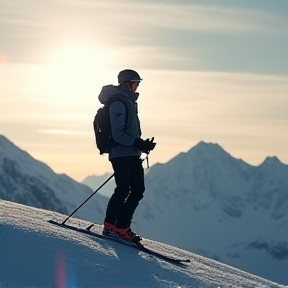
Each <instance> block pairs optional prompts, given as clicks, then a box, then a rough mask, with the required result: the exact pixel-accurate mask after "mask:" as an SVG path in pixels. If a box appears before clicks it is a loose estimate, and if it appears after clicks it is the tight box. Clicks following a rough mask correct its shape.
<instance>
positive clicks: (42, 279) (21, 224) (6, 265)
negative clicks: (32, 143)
mask: <svg viewBox="0 0 288 288" xmlns="http://www.w3.org/2000/svg"><path fill="white" fill-rule="evenodd" d="M65 217H66V215H62V214H59V213H56V212H51V211H46V210H42V209H38V208H33V207H29V206H25V205H21V204H16V203H13V202H8V201H2V200H0V287H1V288H12V287H59V288H60V287H61V288H62V287H63V288H64V287H90V288H91V287H160V288H161V287H163V288H164V287H171V288H172V287H203V288H204V287H284V286H281V285H278V284H276V283H273V282H270V281H268V280H265V279H263V278H260V277H257V276H254V275H251V274H248V273H245V272H243V271H241V270H238V269H235V268H232V267H230V266H227V265H224V264H221V263H219V262H217V261H214V260H210V259H207V258H204V257H202V256H198V255H196V254H193V253H190V252H186V251H184V250H181V249H178V248H175V247H172V246H168V245H165V244H161V243H158V242H154V241H150V240H144V243H145V244H146V245H149V246H151V247H152V248H153V249H155V250H157V251H161V252H163V253H169V254H172V255H174V256H177V257H184V258H190V259H191V263H189V264H187V265H186V264H185V265H181V266H178V265H173V264H170V263H167V262H165V261H162V260H158V259H157V258H155V257H151V256H148V255H147V254H146V253H143V252H139V251H137V250H135V249H132V248H130V247H127V246H124V245H122V244H119V243H115V242H112V241H108V240H103V239H98V238H95V237H92V236H87V235H83V234H81V233H79V232H75V231H71V230H67V229H64V228H61V227H58V226H55V225H52V224H50V223H48V222H47V221H48V220H50V219H54V220H56V221H59V222H61V221H63V219H65ZM69 223H70V224H73V225H75V226H81V227H86V226H88V224H89V222H86V221H84V220H80V219H71V220H69ZM96 230H97V231H98V232H99V231H101V226H96Z"/></svg>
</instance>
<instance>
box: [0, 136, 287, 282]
mask: <svg viewBox="0 0 288 288" xmlns="http://www.w3.org/2000/svg"><path fill="white" fill-rule="evenodd" d="M0 164H1V166H0V198H1V199H4V200H9V201H14V202H18V203H22V204H26V205H30V206H35V207H39V208H44V209H48V210H53V211H56V212H60V213H64V214H66V215H69V213H70V212H71V211H73V210H74V209H75V208H76V207H77V205H79V204H80V203H82V202H83V201H84V200H85V199H86V198H87V197H88V196H89V195H91V193H92V190H91V189H90V188H88V187H87V186H86V185H88V184H87V183H86V185H82V184H80V183H77V182H75V181H74V180H73V179H71V178H69V177H68V176H67V175H59V174H55V173H54V172H53V171H52V170H51V169H50V168H49V167H48V166H47V165H46V164H44V163H41V162H39V161H37V160H35V159H33V158H32V157H31V156H30V155H29V154H28V153H27V152H25V151H22V150H21V149H19V148H18V147H16V146H15V145H14V144H13V143H11V142H10V141H9V140H8V139H6V138H5V137H4V136H0ZM108 176H109V175H105V177H104V176H102V178H101V179H100V180H101V181H102V182H103V180H104V178H107V177H108ZM95 177H96V176H95ZM96 178H97V177H96ZM91 179H92V178H90V180H91ZM100 180H99V179H98V183H94V184H93V181H92V182H91V183H92V184H90V185H91V186H93V189H94V190H95V189H96V188H97V187H98V186H99V183H100V182H101V181H100ZM145 182H146V191H145V197H144V199H143V200H142V201H141V203H140V205H139V208H138V209H137V211H136V214H135V217H134V219H133V228H134V229H135V230H136V231H137V232H138V233H139V234H140V235H142V236H143V237H145V238H150V239H153V240H155V241H159V242H163V243H166V244H170V245H174V246H177V247H179V248H182V249H185V250H187V251H191V252H194V253H197V254H200V255H203V256H207V257H209V258H212V259H215V260H218V261H221V262H224V263H226V264H229V265H232V266H234V267H237V268H240V269H242V270H244V271H247V272H250V273H253V274H256V275H259V276H261V277H265V278H267V279H270V280H272V281H275V282H278V283H282V284H285V283H288V273H287V271H288V235H287V228H288V214H287V209H288V166H287V165H285V164H283V163H281V162H280V160H279V159H278V158H277V157H267V158H266V159H265V161H264V162H263V163H262V164H261V165H259V166H252V165H249V164H247V163H245V162H244V161H243V160H240V159H235V158H234V157H232V156H231V155H230V154H228V153H227V152H226V151H225V150H224V149H223V148H221V147H220V146H219V145H218V144H212V143H205V142H200V143H199V144H197V145H196V146H195V147H193V148H192V149H191V150H189V151H188V152H187V153H180V154H179V155H177V156H176V157H174V158H173V159H171V160H170V161H169V162H167V163H165V164H156V165H153V166H152V167H151V168H150V169H149V173H146V180H145ZM111 183H113V181H112V182H111ZM109 185H112V186H113V184H109ZM112 186H110V187H108V185H107V186H104V187H103V191H104V190H105V189H108V188H109V189H110V190H111V187H112ZM104 192H105V191H104ZM104 192H102V193H104ZM107 201H108V198H107V197H103V196H101V195H100V194H98V193H97V194H96V195H95V196H94V197H92V198H91V200H89V202H88V203H87V204H85V205H84V206H83V207H82V208H81V209H80V210H79V211H78V212H77V214H76V215H75V216H76V217H79V218H82V219H84V220H89V221H95V222H97V223H102V221H103V218H104V213H105V208H106V205H107Z"/></svg>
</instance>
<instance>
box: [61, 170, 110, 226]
mask: <svg viewBox="0 0 288 288" xmlns="http://www.w3.org/2000/svg"><path fill="white" fill-rule="evenodd" d="M113 177H114V173H113V174H112V175H111V176H110V177H109V178H108V179H107V180H106V181H105V182H104V183H103V184H102V185H101V186H99V188H98V189H97V190H95V191H94V192H93V193H92V194H91V195H90V196H89V197H88V198H87V199H86V200H85V201H84V202H83V203H82V204H81V205H80V206H78V207H77V208H76V209H75V210H74V211H73V212H72V213H71V214H70V215H69V216H68V217H67V218H66V219H65V220H64V221H63V222H62V223H61V225H64V224H65V222H66V221H67V220H68V219H69V218H70V217H71V216H72V215H73V214H74V213H76V212H77V211H78V210H79V209H80V208H81V207H82V206H83V205H84V204H85V203H86V202H87V201H88V200H89V199H90V198H91V197H92V196H93V195H94V194H96V193H97V192H98V191H99V190H100V189H101V188H102V187H103V186H104V185H105V184H106V183H107V182H108V181H109V180H110V179H111V178H113Z"/></svg>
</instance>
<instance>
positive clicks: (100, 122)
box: [93, 99, 127, 155]
mask: <svg viewBox="0 0 288 288" xmlns="http://www.w3.org/2000/svg"><path fill="white" fill-rule="evenodd" d="M113 101H120V100H119V99H113V100H111V101H109V102H108V103H107V104H105V105H104V106H102V107H100V108H99V109H98V111H97V113H96V115H95V117H94V121H93V128H94V133H95V140H96V145H97V148H98V150H99V152H100V155H103V154H105V153H109V151H110V149H111V145H112V144H113V141H114V140H113V138H112V132H111V122H110V116H109V106H110V104H111V103H112V102H113ZM121 102H122V101H121ZM122 103H123V104H124V105H125V108H126V104H125V103H124V102H122ZM125 123H126V124H127V108H126V119H125ZM114 143H116V142H115V141H114Z"/></svg>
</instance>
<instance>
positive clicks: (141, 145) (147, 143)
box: [132, 137, 156, 154]
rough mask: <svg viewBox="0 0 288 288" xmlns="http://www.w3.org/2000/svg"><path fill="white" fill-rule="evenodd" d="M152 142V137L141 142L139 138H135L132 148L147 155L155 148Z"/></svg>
mask: <svg viewBox="0 0 288 288" xmlns="http://www.w3.org/2000/svg"><path fill="white" fill-rule="evenodd" d="M153 141H154V137H152V138H151V139H149V138H147V139H146V140H143V139H141V138H136V139H135V141H134V143H133V145H132V146H133V147H135V148H137V149H138V150H140V151H142V152H144V153H146V154H148V153H149V152H150V151H151V150H153V149H154V148H155V146H156V143H154V142H153Z"/></svg>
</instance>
